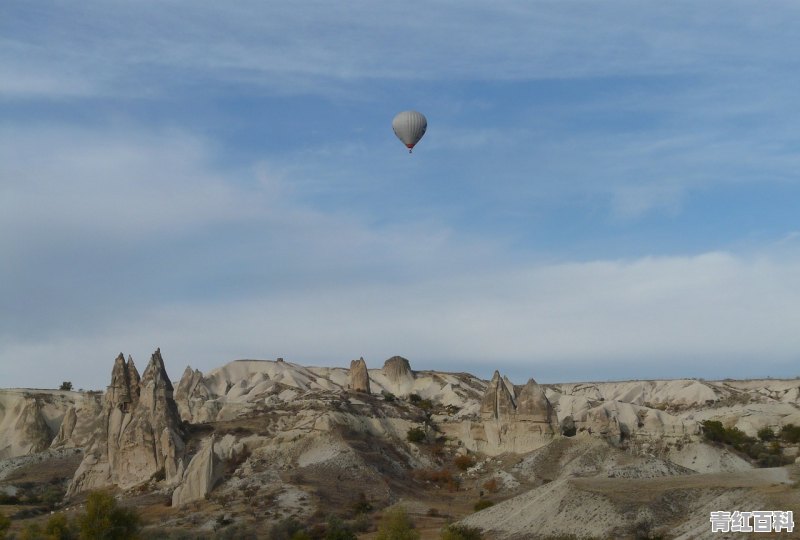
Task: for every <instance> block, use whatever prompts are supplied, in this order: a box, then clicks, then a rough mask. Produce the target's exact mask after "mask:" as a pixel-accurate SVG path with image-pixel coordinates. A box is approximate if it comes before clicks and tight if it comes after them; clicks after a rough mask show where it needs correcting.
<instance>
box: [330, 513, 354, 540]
mask: <svg viewBox="0 0 800 540" xmlns="http://www.w3.org/2000/svg"><path fill="white" fill-rule="evenodd" d="M325 540H356V535H355V534H354V533H353V531H352V530H350V527H348V526H347V525H345V523H344V522H343V521H342V520H341V519H339V518H338V517H336V516H331V517H329V518H328V528H327V530H326V531H325Z"/></svg>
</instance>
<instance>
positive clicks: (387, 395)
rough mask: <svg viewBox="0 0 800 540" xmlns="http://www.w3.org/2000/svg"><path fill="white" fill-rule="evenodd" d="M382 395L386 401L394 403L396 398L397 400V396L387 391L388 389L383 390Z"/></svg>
mask: <svg viewBox="0 0 800 540" xmlns="http://www.w3.org/2000/svg"><path fill="white" fill-rule="evenodd" d="M381 395H382V396H383V401H385V402H386V403H392V402H394V401H395V400H397V397H396V396H395V395H394V394H392V393H391V392H387V391H386V390H384V391H383V392H381Z"/></svg>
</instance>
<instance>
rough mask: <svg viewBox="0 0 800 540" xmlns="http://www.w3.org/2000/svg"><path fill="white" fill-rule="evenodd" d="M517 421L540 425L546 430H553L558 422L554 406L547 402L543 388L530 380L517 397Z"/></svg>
mask: <svg viewBox="0 0 800 540" xmlns="http://www.w3.org/2000/svg"><path fill="white" fill-rule="evenodd" d="M515 412H516V419H517V421H519V422H532V423H535V424H540V425H541V426H542V427H543V429H544V430H547V429H552V428H553V427H554V426H556V425H557V424H558V422H556V415H555V411H554V410H553V406H552V405H551V404H550V402H549V401H548V400H547V396H545V394H544V390H542V387H541V386H539V385H538V384H537V382H536V381H535V380H533V379H528V382H527V383H526V384H525V386H523V387H522V390H521V391H520V393H519V396H518V397H517V410H516V411H515Z"/></svg>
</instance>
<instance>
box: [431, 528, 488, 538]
mask: <svg viewBox="0 0 800 540" xmlns="http://www.w3.org/2000/svg"><path fill="white" fill-rule="evenodd" d="M440 538H441V540H482V539H483V536H481V531H480V530H479V529H476V528H474V527H467V526H466V525H448V526H447V527H445V528H444V529H442V535H441V537H440Z"/></svg>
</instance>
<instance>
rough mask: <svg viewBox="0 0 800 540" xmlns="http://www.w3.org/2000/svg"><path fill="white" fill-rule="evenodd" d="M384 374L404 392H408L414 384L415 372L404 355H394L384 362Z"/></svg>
mask: <svg viewBox="0 0 800 540" xmlns="http://www.w3.org/2000/svg"><path fill="white" fill-rule="evenodd" d="M383 375H384V376H385V377H386V379H387V380H388V381H389V382H390V383H391V384H392V385H394V386H395V387H397V388H398V389H402V390H403V392H401V394H402V393H407V392H408V391H410V390H411V388H412V387H413V386H414V372H413V371H411V364H409V362H408V360H406V359H405V358H403V357H402V356H392V357H391V358H389V359H388V360H386V362H384V364H383Z"/></svg>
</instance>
